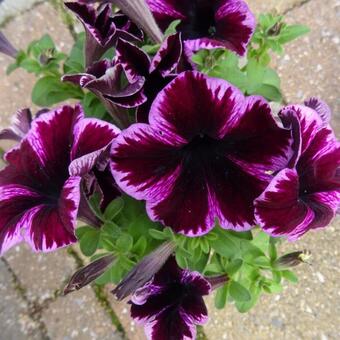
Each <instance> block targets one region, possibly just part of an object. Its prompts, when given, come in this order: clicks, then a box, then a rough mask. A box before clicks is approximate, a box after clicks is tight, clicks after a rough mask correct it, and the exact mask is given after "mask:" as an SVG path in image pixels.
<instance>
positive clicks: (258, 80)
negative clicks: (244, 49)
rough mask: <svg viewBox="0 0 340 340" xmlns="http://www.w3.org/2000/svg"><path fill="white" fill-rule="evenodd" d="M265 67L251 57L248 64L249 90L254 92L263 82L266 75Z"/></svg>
mask: <svg viewBox="0 0 340 340" xmlns="http://www.w3.org/2000/svg"><path fill="white" fill-rule="evenodd" d="M265 71H266V69H265V67H264V66H263V65H261V64H260V63H259V62H258V61H257V60H256V59H250V60H249V61H248V64H247V76H248V81H247V92H248V93H249V94H252V93H254V92H255V91H256V90H257V89H258V88H259V87H261V84H262V83H263V79H264V75H265Z"/></svg>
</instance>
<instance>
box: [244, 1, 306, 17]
mask: <svg viewBox="0 0 340 340" xmlns="http://www.w3.org/2000/svg"><path fill="white" fill-rule="evenodd" d="M308 1H311V0H266V1H263V0H246V2H247V3H248V4H249V7H250V8H251V10H252V11H253V12H254V13H255V14H256V15H258V14H260V13H271V12H276V13H285V12H286V11H287V10H289V9H291V8H293V7H295V6H300V5H302V4H303V3H306V2H308Z"/></svg>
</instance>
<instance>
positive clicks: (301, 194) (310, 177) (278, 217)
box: [255, 105, 340, 240]
mask: <svg viewBox="0 0 340 340" xmlns="http://www.w3.org/2000/svg"><path fill="white" fill-rule="evenodd" d="M314 107H315V108H316V109H317V107H318V106H314ZM319 108H320V106H319ZM324 113H325V111H324V110H321V111H320V110H319V111H315V110H313V109H311V108H309V107H306V106H300V105H292V106H288V107H286V108H284V109H282V111H281V112H280V114H279V115H280V117H281V119H282V121H283V123H284V125H285V126H286V127H291V129H292V133H293V136H294V139H295V142H294V150H295V152H294V156H293V157H292V159H291V161H290V164H289V167H288V168H286V169H284V170H282V171H280V172H279V173H278V174H277V175H276V176H275V177H274V179H273V180H272V182H271V183H270V184H269V186H268V187H267V189H266V190H265V191H264V193H263V194H262V195H261V196H260V197H259V198H257V199H256V201H255V206H256V217H257V221H258V223H259V224H260V226H261V227H262V228H263V230H264V231H265V232H267V233H269V234H271V235H273V236H287V237H288V239H289V240H295V239H297V238H299V237H300V236H302V235H303V234H305V233H306V232H307V231H309V230H313V229H318V228H323V227H326V226H327V225H328V224H329V223H330V222H331V220H332V218H333V217H334V216H335V214H336V211H337V208H338V206H339V202H340V168H339V165H340V145H339V142H338V141H337V139H336V137H335V136H334V133H333V131H332V130H331V128H330V126H329V125H328V124H327V121H328V119H329V117H328V116H329V115H328V114H327V115H325V114H324Z"/></svg>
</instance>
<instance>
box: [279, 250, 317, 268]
mask: <svg viewBox="0 0 340 340" xmlns="http://www.w3.org/2000/svg"><path fill="white" fill-rule="evenodd" d="M310 257H311V253H310V251H308V250H303V251H295V252H293V253H289V254H286V255H283V256H281V257H280V258H278V259H277V260H276V261H275V265H276V266H277V267H286V268H289V267H296V266H298V265H299V264H300V263H308V262H307V261H308V259H310Z"/></svg>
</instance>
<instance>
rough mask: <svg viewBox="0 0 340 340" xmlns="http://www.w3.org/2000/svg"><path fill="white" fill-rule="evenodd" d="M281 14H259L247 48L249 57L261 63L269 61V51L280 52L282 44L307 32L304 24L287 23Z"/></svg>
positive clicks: (307, 29)
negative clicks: (250, 42)
mask: <svg viewBox="0 0 340 340" xmlns="http://www.w3.org/2000/svg"><path fill="white" fill-rule="evenodd" d="M283 19H284V17H283V16H274V15H272V14H261V15H260V16H259V20H258V25H257V28H256V31H255V34H254V36H253V39H252V44H251V46H250V48H249V50H248V57H249V58H256V59H257V60H258V61H259V62H260V63H261V64H262V65H264V66H266V65H268V64H269V63H270V54H269V52H270V51H273V52H275V53H278V54H282V53H283V51H284V47H283V45H285V44H287V43H289V42H291V41H293V40H295V39H297V38H299V37H301V36H303V35H305V34H307V33H308V32H309V28H308V27H306V26H304V25H288V24H286V23H285V22H284V21H283Z"/></svg>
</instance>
